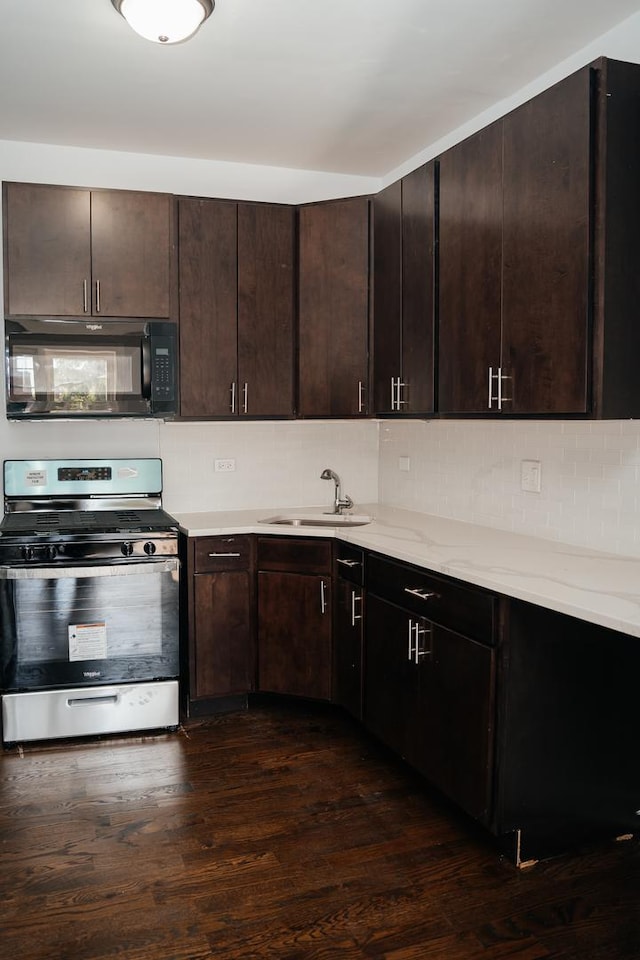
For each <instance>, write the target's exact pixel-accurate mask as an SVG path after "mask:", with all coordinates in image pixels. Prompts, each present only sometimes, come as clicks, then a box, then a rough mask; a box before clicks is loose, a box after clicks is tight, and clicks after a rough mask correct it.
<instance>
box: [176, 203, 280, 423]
mask: <svg viewBox="0 0 640 960" xmlns="http://www.w3.org/2000/svg"><path fill="white" fill-rule="evenodd" d="M178 212H179V235H180V254H179V264H180V365H181V366H180V369H181V378H180V380H181V390H180V413H181V415H182V416H183V417H200V418H202V417H232V416H242V417H264V416H271V417H288V416H291V415H292V414H293V404H294V398H293V395H294V287H295V279H294V263H295V255H294V254H295V249H294V245H295V230H294V210H293V208H292V207H287V206H277V205H270V204H252V203H236V202H234V201H226V200H206V199H199V198H187V197H182V198H180V201H179V208H178Z"/></svg>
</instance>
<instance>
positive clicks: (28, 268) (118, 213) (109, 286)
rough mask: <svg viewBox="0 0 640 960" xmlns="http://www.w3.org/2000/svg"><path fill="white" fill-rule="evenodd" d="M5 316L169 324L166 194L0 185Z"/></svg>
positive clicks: (170, 250)
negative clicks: (141, 320) (146, 320)
mask: <svg viewBox="0 0 640 960" xmlns="http://www.w3.org/2000/svg"><path fill="white" fill-rule="evenodd" d="M3 189H4V194H3V201H4V230H5V275H4V276H5V280H4V286H5V314H6V316H24V315H26V316H45V317H81V316H85V315H86V316H100V317H106V318H108V317H136V318H147V317H148V318H156V319H170V318H171V317H172V316H173V315H174V313H173V297H174V294H175V287H176V284H175V278H174V276H173V271H174V262H175V258H174V250H175V239H174V200H173V198H172V197H171V196H169V195H168V194H160V193H146V192H136V191H129V190H85V189H80V188H76V187H58V186H49V185H47V184H33V183H5V184H4V185H3Z"/></svg>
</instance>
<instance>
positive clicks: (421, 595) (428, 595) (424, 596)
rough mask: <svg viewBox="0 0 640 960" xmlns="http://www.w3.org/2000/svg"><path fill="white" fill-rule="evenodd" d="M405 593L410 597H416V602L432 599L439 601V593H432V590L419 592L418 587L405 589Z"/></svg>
mask: <svg viewBox="0 0 640 960" xmlns="http://www.w3.org/2000/svg"><path fill="white" fill-rule="evenodd" d="M404 592H405V593H410V594H411V596H412V597H417V598H418V600H431V599H432V598H433V597H437V599H438V600H439V599H440V594H439V593H434V591H433V590H421V589H420V587H405V588H404Z"/></svg>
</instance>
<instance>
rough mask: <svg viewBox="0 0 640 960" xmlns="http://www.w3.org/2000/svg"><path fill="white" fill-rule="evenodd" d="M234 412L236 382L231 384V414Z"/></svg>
mask: <svg viewBox="0 0 640 960" xmlns="http://www.w3.org/2000/svg"><path fill="white" fill-rule="evenodd" d="M235 412H236V382H235V380H234V381H233V383H232V384H231V413H235Z"/></svg>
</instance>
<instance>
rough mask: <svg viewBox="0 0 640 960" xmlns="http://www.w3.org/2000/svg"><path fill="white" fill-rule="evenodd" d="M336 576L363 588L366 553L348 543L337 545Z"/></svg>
mask: <svg viewBox="0 0 640 960" xmlns="http://www.w3.org/2000/svg"><path fill="white" fill-rule="evenodd" d="M335 576H336V577H337V578H338V579H339V580H348V581H349V583H354V584H356V586H358V587H361V586H362V584H363V583H364V552H363V551H362V550H360V549H359V548H358V547H352V546H351V545H350V544H348V543H336V546H335Z"/></svg>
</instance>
